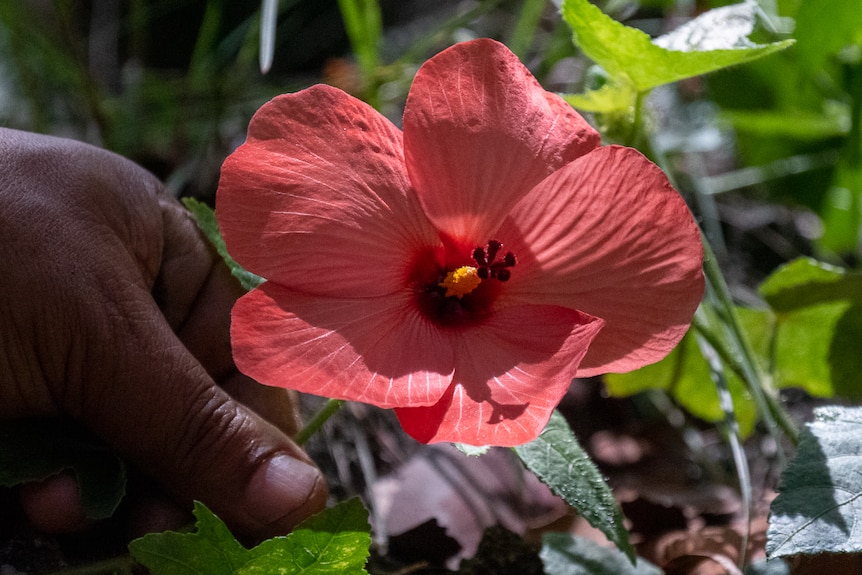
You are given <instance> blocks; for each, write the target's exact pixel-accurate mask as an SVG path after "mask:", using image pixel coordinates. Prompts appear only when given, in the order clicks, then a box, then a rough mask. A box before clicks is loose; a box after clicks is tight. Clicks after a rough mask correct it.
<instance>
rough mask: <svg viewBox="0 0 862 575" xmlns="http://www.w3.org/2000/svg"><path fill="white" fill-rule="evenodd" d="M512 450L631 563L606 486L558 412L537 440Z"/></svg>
mask: <svg viewBox="0 0 862 575" xmlns="http://www.w3.org/2000/svg"><path fill="white" fill-rule="evenodd" d="M514 449H515V453H517V454H518V457H520V458H521V461H523V462H524V464H525V465H526V466H527V468H528V469H529V470H530V471H532V472H533V473H535V474H536V476H537V477H538V478H539V479H540V480H542V482H543V483H545V484H546V485H547V486H548V487H550V488H551V490H552V491H553V492H554V493H556V494H557V495H559V496H560V497H562V498H563V500H565V502H566V503H568V504H569V505H571V506H572V507H573V508H574V509H575V510H576V511H577V512H578V513H579V514H580V515H581V516H582V517H583V518H584V519H586V520H587V521H588V522H589V523H590V525H592V526H593V527H595V528H596V529H598V530H599V531H601V532H602V533H604V534H605V536H606V537H607V538H608V540H610V541H611V542H613V543H615V544H616V545H617V547H619V548H620V549H621V550H622V551H624V552H625V553H626V555H628V557H629V558H630V559H631V560H632V561H634V559H635V552H634V548H633V547H632V546H631V544H630V543H629V535H628V532H627V531H626V528H625V526H624V525H623V515H622V512H621V511H620V508H619V506H618V505H617V502H616V500H615V499H614V495H613V493H612V492H611V489H610V487H608V484H607V483H605V480H604V478H603V477H602V474H601V473H600V472H599V470H598V468H597V467H596V465H595V464H594V463H593V462H592V460H591V459H590V458H589V456H588V455H587V454H586V452H585V451H584V450H583V449H582V448H581V446H580V444H579V443H578V440H577V438H576V437H575V435H574V433H572V430H571V429H570V428H569V424H568V423H567V422H566V419H565V418H564V417H563V416H562V415H561V414H560V413H559V412H558V411H554V413H553V414H552V415H551V419H550V421H549V422H548V425H547V426H546V427H545V429H544V431H542V433H541V434H540V435H539V437H537V438H536V439H534V440H533V441H531V442H530V443H526V444H524V445H519V446H517V447H515V448H514Z"/></svg>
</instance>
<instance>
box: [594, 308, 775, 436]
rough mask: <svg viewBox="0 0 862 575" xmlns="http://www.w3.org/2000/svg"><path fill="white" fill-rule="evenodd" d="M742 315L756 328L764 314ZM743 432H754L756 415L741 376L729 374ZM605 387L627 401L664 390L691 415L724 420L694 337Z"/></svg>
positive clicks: (609, 380) (610, 378) (611, 377)
mask: <svg viewBox="0 0 862 575" xmlns="http://www.w3.org/2000/svg"><path fill="white" fill-rule="evenodd" d="M748 311H750V312H751V313H743V314H742V315H743V317H745V318H746V320H747V321H746V323H750V324H755V323H757V322H758V320H759V319H760V318H762V317H763V315H764V314H762V313H760V312H755V311H753V310H746V312H748ZM726 377H727V380H728V387H729V390H730V393H731V396H732V397H733V403H734V411H735V413H736V418H737V421H738V423H739V426H740V432H741V433H742V435H743V436H747V435H748V434H750V433H751V431H752V429H753V428H754V424H755V423H756V420H757V413H756V409H755V406H754V403H753V401H752V399H751V397H750V396H749V395H748V393H747V392H746V391H745V385H744V384H743V382H742V380H741V378H740V376H739V375H737V374H735V373H733V372H732V371H728V372H727V373H726ZM605 385H606V388H607V390H608V392H609V393H610V394H611V395H614V396H617V397H626V396H630V395H634V394H636V393H640V392H643V391H647V390H662V391H664V392H666V393H668V394H669V395H670V396H671V397H672V398H673V399H674V401H675V402H676V403H677V404H678V405H680V406H681V407H683V408H684V409H685V410H686V411H688V412H689V413H691V414H692V415H694V416H696V417H699V418H700V419H703V420H704V421H708V422H711V423H717V422H720V421H723V420H724V418H725V413H724V410H722V408H721V403H720V401H719V396H718V393H717V391H716V389H715V385H713V383H712V379H711V376H710V370H709V364H708V363H707V361H706V359H704V357H703V355H702V354H701V352H700V348H699V347H698V344H697V340H696V338H695V335H694V333H692V332H689V333H688V334H686V336H685V337H684V338H683V340H682V341H681V342H680V344H679V345H678V346H677V347H676V349H674V351H672V352H671V353H670V354H669V355H668V356H667V357H666V358H665V359H663V360H661V361H660V362H658V363H654V364H653V365H648V366H646V367H644V368H642V369H639V370H637V371H632V372H629V373H610V374H607V375H606V376H605Z"/></svg>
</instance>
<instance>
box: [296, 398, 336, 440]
mask: <svg viewBox="0 0 862 575" xmlns="http://www.w3.org/2000/svg"><path fill="white" fill-rule="evenodd" d="M342 404H344V400H343V399H328V400H327V401H326V403H324V404H323V407H321V408H320V410H318V412H317V413H315V414H314V415H313V416H312V418H311V420H310V421H309V422H308V423H306V424H305V427H303V428H302V429H300V430H299V433H297V434H296V437H294V438H293V441H294V442H295V443H296V444H297V445H304V444H305V442H307V441H308V440H309V439H310V438H311V436H312V435H314V434H315V433H317V431H318V430H319V429H320V428H321V427H323V424H324V423H326V421H327V420H328V419H329V418H330V417H332V416H333V415H335V413H336V412H337V411H338V410H339V409H340V408H341V406H342Z"/></svg>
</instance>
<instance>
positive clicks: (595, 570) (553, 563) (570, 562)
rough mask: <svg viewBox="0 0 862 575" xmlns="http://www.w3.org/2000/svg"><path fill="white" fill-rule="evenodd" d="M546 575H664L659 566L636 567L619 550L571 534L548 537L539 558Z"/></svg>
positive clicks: (641, 563) (643, 563)
mask: <svg viewBox="0 0 862 575" xmlns="http://www.w3.org/2000/svg"><path fill="white" fill-rule="evenodd" d="M539 557H541V559H542V563H544V565H545V573H546V575H661V573H662V571H661V569H659V568H658V567H656V566H655V565H653V564H651V563H649V562H648V561H645V560H643V559H640V558H638V559H637V563H635V564H632V562H631V561H629V558H628V557H626V556H625V555H624V554H623V553H620V552H619V551H618V550H616V549H613V548H609V547H604V546H602V545H599V544H598V543H596V542H595V541H591V540H589V539H586V538H584V537H577V536H575V535H571V534H569V533H546V534H545V535H544V536H543V537H542V551H541V552H540V554H539Z"/></svg>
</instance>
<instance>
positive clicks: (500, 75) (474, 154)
mask: <svg viewBox="0 0 862 575" xmlns="http://www.w3.org/2000/svg"><path fill="white" fill-rule="evenodd" d="M403 125H404V148H405V158H406V161H407V169H408V172H409V174H410V180H411V181H412V182H413V185H414V186H415V188H416V190H417V192H418V193H419V195H420V200H421V201H422V205H423V206H424V207H425V212H426V213H427V214H428V216H429V217H430V218H431V221H433V222H434V224H435V226H436V227H437V228H438V229H440V230H442V231H444V232H446V233H447V234H449V235H450V236H452V237H454V238H456V239H458V240H469V241H468V243H474V242H476V241H482V242H484V241H487V240H488V238H489V237H490V236H489V233H490V232H493V231H496V229H497V228H498V227H499V226H500V224H501V223H502V221H503V218H504V217H505V216H506V214H507V213H508V211H509V209H510V208H511V207H512V206H513V205H514V204H515V202H517V201H518V200H519V199H520V198H521V197H522V196H523V195H524V194H526V193H527V192H528V191H529V190H530V189H531V188H532V187H533V186H535V185H536V184H537V183H539V182H540V181H541V180H542V179H544V178H545V177H546V176H547V175H548V174H550V173H551V172H553V171H554V170H556V169H557V168H559V167H560V166H562V165H564V164H566V163H568V162H570V161H572V160H573V159H574V158H576V157H578V156H580V155H583V154H585V153H587V152H588V151H590V150H592V149H593V148H595V147H596V146H598V145H599V135H598V133H597V132H596V131H595V130H593V129H592V128H591V127H590V126H589V124H587V123H586V121H584V119H583V118H581V116H580V115H578V113H577V112H575V111H574V110H573V109H572V107H571V106H569V105H568V104H566V103H565V102H564V101H563V100H561V99H560V98H559V97H557V96H555V95H553V94H550V93H549V92H546V91H545V90H544V89H543V88H542V87H541V86H540V85H539V83H538V82H537V81H536V79H535V78H534V77H533V76H532V75H531V74H530V72H529V71H528V70H527V69H526V68H525V67H524V66H523V64H521V62H520V61H519V60H518V58H517V56H515V55H514V54H513V53H512V52H510V51H509V50H508V48H506V47H505V46H503V45H502V44H500V43H498V42H495V41H493V40H488V39H481V40H475V41H472V42H464V43H461V44H456V45H455V46H453V47H451V48H449V49H447V50H444V51H443V52H441V53H440V54H438V55H436V56H434V57H433V58H431V59H430V60H428V61H427V62H426V63H425V64H424V65H423V66H422V67H421V68H420V69H419V72H418V73H417V74H416V78H415V80H414V81H413V86H412V87H411V89H410V95H409V96H408V98H407V106H406V108H405V112H404V124H403Z"/></svg>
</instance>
